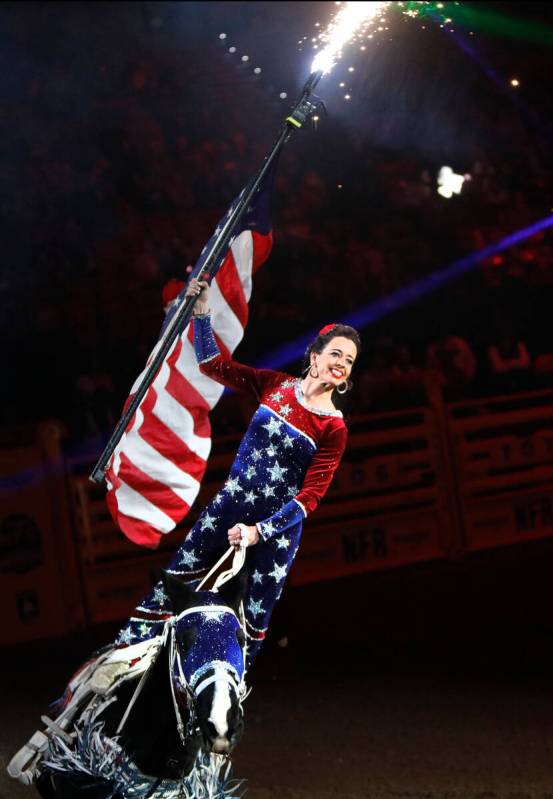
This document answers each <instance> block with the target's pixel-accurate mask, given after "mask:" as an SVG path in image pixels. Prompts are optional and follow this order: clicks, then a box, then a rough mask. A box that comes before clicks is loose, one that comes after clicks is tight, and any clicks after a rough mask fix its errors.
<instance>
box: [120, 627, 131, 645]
mask: <svg viewBox="0 0 553 799" xmlns="http://www.w3.org/2000/svg"><path fill="white" fill-rule="evenodd" d="M131 641H132V630H131V628H130V627H125V629H124V630H123V631H122V632H121V634H120V636H119V642H120V643H121V644H130V642H131Z"/></svg>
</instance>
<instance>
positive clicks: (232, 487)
mask: <svg viewBox="0 0 553 799" xmlns="http://www.w3.org/2000/svg"><path fill="white" fill-rule="evenodd" d="M225 491H228V492H229V494H230V495H231V497H233V496H234V495H235V494H236V492H237V491H242V486H241V485H240V483H239V482H238V478H237V477H232V478H230V479H229V480H227V482H226V483H225Z"/></svg>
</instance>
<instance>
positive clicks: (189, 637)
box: [178, 627, 198, 649]
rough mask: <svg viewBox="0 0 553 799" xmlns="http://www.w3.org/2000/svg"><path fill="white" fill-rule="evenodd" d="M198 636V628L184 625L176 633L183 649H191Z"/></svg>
mask: <svg viewBox="0 0 553 799" xmlns="http://www.w3.org/2000/svg"><path fill="white" fill-rule="evenodd" d="M197 637H198V630H197V628H196V627H186V628H185V629H184V630H181V632H180V633H179V635H178V639H179V643H180V645H181V646H183V647H184V648H185V649H191V648H192V647H193V646H194V644H195V643H196V638H197Z"/></svg>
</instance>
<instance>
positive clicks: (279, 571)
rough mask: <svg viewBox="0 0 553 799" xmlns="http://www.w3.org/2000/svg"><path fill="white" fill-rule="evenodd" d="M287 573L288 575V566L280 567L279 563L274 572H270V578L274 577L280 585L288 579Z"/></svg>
mask: <svg viewBox="0 0 553 799" xmlns="http://www.w3.org/2000/svg"><path fill="white" fill-rule="evenodd" d="M287 573H288V569H287V568H286V565H284V566H279V565H278V564H277V563H275V567H274V569H273V571H272V572H269V577H274V579H275V582H276V583H280V582H281V581H282V580H284V578H285V577H286V575H287Z"/></svg>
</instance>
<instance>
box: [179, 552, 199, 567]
mask: <svg viewBox="0 0 553 799" xmlns="http://www.w3.org/2000/svg"><path fill="white" fill-rule="evenodd" d="M195 563H198V558H197V557H196V556H195V555H194V550H191V551H190V552H187V551H186V549H185V550H184V551H183V552H182V554H181V556H180V560H179V566H188V568H190V567H191V566H194V564H195Z"/></svg>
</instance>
